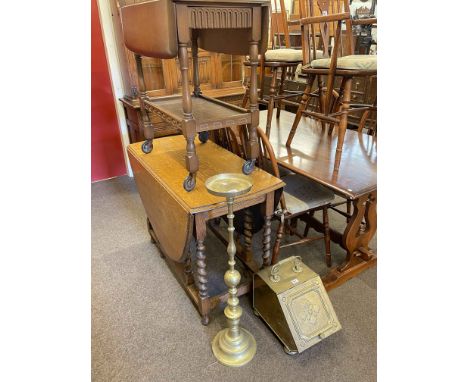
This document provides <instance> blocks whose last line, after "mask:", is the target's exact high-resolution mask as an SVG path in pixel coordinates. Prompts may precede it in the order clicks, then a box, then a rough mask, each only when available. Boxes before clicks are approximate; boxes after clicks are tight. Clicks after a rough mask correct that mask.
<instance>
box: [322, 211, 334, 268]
mask: <svg viewBox="0 0 468 382" xmlns="http://www.w3.org/2000/svg"><path fill="white" fill-rule="evenodd" d="M322 211H323V230H324V235H323V238H324V240H325V263H326V264H327V267H331V263H332V259H331V253H330V226H329V223H328V206H327V207H324V208H323V209H322Z"/></svg>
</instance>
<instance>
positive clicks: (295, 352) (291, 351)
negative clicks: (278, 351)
mask: <svg viewBox="0 0 468 382" xmlns="http://www.w3.org/2000/svg"><path fill="white" fill-rule="evenodd" d="M283 350H284V352H285V353H286V354H287V355H296V354H297V350H289V348H288V347H287V346H283Z"/></svg>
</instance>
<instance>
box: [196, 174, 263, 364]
mask: <svg viewBox="0 0 468 382" xmlns="http://www.w3.org/2000/svg"><path fill="white" fill-rule="evenodd" d="M205 186H206V188H207V190H208V192H210V193H211V194H213V195H216V196H224V197H226V200H227V205H228V214H227V218H228V234H229V244H228V246H227V253H228V255H229V261H228V264H229V269H228V270H227V271H226V273H225V274H224V282H225V283H226V285H227V286H228V287H229V298H228V301H227V304H228V305H227V307H226V308H225V309H224V315H225V316H226V318H227V320H228V326H229V327H228V328H226V329H223V330H221V331H219V332H218V334H216V336H215V338H214V339H213V342H212V344H211V349H212V350H213V354H214V356H215V357H216V359H217V360H218V361H219V362H220V363H222V364H223V365H226V366H234V367H238V366H243V365H245V364H247V363H248V362H250V361H251V360H252V358H253V357H254V355H255V353H256V351H257V343H256V342H255V338H254V337H253V336H252V334H250V333H249V332H248V331H247V330H245V329H244V328H242V327H240V326H239V321H240V318H241V316H242V308H241V307H240V306H239V299H238V298H237V286H238V285H239V283H240V279H241V275H240V273H239V271H237V270H236V269H235V268H234V266H235V264H236V261H235V260H234V256H235V254H236V245H235V243H234V198H235V197H236V196H240V195H243V194H246V193H247V192H249V191H250V189H251V188H252V183H251V182H250V180H249V177H248V176H245V175H243V174H219V175H216V176H213V177H211V178H209V179H208V180H207V181H206V182H205Z"/></svg>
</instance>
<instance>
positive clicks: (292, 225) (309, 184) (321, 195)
mask: <svg viewBox="0 0 468 382" xmlns="http://www.w3.org/2000/svg"><path fill="white" fill-rule="evenodd" d="M257 135H258V137H259V143H260V155H259V159H258V166H259V167H261V168H263V169H264V170H265V171H268V172H270V173H271V174H273V175H275V176H276V177H278V178H279V177H281V180H282V181H283V182H284V183H285V184H286V186H285V187H284V189H283V194H282V196H281V199H280V206H281V208H280V209H278V210H277V212H276V216H277V218H279V219H280V224H279V227H278V231H277V235H276V241H275V245H274V247H273V254H272V259H271V264H276V263H277V262H278V260H279V252H280V248H285V247H290V246H293V245H298V244H304V243H309V242H311V241H315V240H321V239H323V240H324V242H325V262H326V264H327V266H328V267H330V266H331V254H330V231H329V225H328V207H329V206H330V204H331V202H332V201H333V199H334V197H335V195H334V194H333V192H332V191H330V190H329V189H328V188H326V187H324V186H322V185H321V184H319V183H317V182H314V181H312V180H310V179H307V178H305V177H303V176H302V175H299V174H294V173H288V174H286V175H284V176H281V174H280V168H279V166H278V163H277V161H276V157H275V153H274V151H273V148H272V147H271V144H270V141H269V139H268V137H267V135H266V133H265V132H264V131H263V130H262V129H261V128H257ZM318 210H322V214H323V227H324V235H320V236H318V237H307V236H308V233H309V228H310V224H309V222H310V219H311V218H312V216H313V214H314V212H315V211H318ZM298 219H301V220H303V221H305V222H306V227H305V229H304V232H303V234H301V233H299V232H298V231H297V220H298ZM285 227H286V233H289V234H290V235H294V236H297V237H299V240H298V241H295V242H293V243H288V244H283V245H281V240H282V238H283V234H284V231H285Z"/></svg>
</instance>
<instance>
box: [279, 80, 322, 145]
mask: <svg viewBox="0 0 468 382" xmlns="http://www.w3.org/2000/svg"><path fill="white" fill-rule="evenodd" d="M314 80H315V76H311V77H310V78H309V79H308V80H307V86H306V88H305V90H304V94H303V95H302V98H301V103H300V104H299V107H298V108H297V112H296V118H294V122H293V125H292V126H291V131H290V132H289V136H288V140H287V141H286V146H287V147H289V146H291V143H292V140H293V139H294V135H295V134H296V129H297V126H298V125H299V121H300V120H301V117H302V112H303V111H304V110H305V109H306V107H307V105H308V103H309V100H310V98H311V96H310V92H311V90H312V85H313V83H314Z"/></svg>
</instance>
